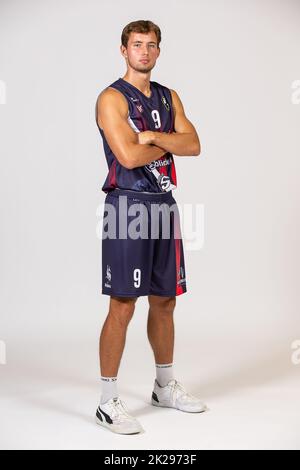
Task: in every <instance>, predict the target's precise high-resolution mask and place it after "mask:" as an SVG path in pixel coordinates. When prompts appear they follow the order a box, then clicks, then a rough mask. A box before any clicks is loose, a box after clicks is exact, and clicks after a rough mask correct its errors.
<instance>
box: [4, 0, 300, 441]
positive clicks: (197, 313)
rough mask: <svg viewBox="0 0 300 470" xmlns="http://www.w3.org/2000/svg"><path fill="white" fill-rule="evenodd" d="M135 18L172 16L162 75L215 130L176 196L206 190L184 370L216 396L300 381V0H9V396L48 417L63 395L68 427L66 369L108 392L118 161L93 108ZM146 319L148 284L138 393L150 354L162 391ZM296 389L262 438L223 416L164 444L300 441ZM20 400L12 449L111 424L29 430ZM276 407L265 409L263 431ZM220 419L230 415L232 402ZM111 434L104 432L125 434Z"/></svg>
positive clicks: (141, 304) (135, 331)
mask: <svg viewBox="0 0 300 470" xmlns="http://www.w3.org/2000/svg"><path fill="white" fill-rule="evenodd" d="M137 19H149V20H151V21H153V22H155V23H157V24H158V25H159V26H160V28H161V30H162V42H161V55H160V57H159V59H158V61H157V64H156V67H155V68H154V69H153V70H152V74H151V80H155V81H158V82H160V83H162V84H164V85H166V86H168V87H169V88H173V89H175V90H176V91H177V92H178V94H179V96H180V97H181V99H182V101H183V104H184V107H185V111H186V114H187V116H188V118H189V119H190V120H191V121H192V122H193V123H194V125H195V127H196V129H197V131H198V133H199V136H200V140H201V143H202V153H201V155H200V157H199V158H193V157H189V158H183V157H175V163H176V167H177V176H178V185H179V186H178V189H177V190H176V191H175V192H174V197H175V199H176V200H177V202H178V204H185V203H191V202H192V203H194V204H196V203H197V204H203V206H204V221H205V225H204V245H203V247H202V249H201V250H198V251H186V252H185V261H186V270H187V287H188V293H187V294H185V295H183V296H181V297H179V298H178V300H177V308H176V313H175V324H176V351H175V358H174V359H175V367H176V368H177V373H178V376H180V378H182V379H184V380H185V382H186V383H190V387H191V388H192V389H193V387H194V389H193V390H194V391H197V390H198V389H197V390H196V388H195V387H198V388H199V393H203V394H204V396H205V398H207V401H209V400H210V402H212V401H213V399H215V398H216V396H217V395H218V396H219V397H222V396H225V395H226V396H227V397H228V399H229V397H230V398H232V397H233V395H232V394H234V393H235V392H236V391H237V390H242V389H243V387H245V386H248V385H249V386H250V388H251V389H252V387H254V389H255V388H256V387H260V386H264V385H267V386H269V384H271V383H273V382H276V380H286V379H287V378H288V377H290V380H291V383H292V384H294V385H293V386H294V387H295V389H294V388H293V386H292V385H289V386H287V388H286V389H284V390H285V392H286V393H292V391H293V390H295V391H296V389H297V387H298V382H299V374H300V365H298V366H297V365H296V364H293V363H292V362H291V354H292V349H291V344H292V342H293V341H294V340H297V339H299V338H300V320H299V311H300V299H299V290H298V284H299V274H300V272H299V266H300V257H299V254H300V250H299V246H298V240H299V237H300V225H299V200H300V197H299V196H300V194H299V193H300V190H299V176H300V163H299V156H300V142H299V123H300V104H299V101H300V99H299V95H300V93H298V94H297V90H293V86H294V87H297V86H298V87H300V84H299V83H298V84H297V82H296V81H297V80H300V65H299V60H298V57H299V40H300V30H299V19H300V3H299V2H298V1H296V0H294V1H292V0H289V1H286V2H281V1H278V0H272V1H271V0H263V1H258V0H257V1H250V0H248V1H245V2H241V1H238V0H228V1H226V2H223V1H221V0H218V1H216V0H214V1H208V0H207V1H205V0H202V1H191V0H189V1H185V2H183V1H182V2H176V3H174V2H171V1H169V0H167V1H164V2H160V1H157V0H153V1H152V2H151V8H150V6H149V5H143V4H141V3H140V2H137V1H131V0H129V1H127V2H121V1H119V0H118V1H117V0H115V1H113V2H108V1H96V0H89V1H71V0H62V1H50V0H43V1H34V0H28V1H26V2H22V1H21V0H13V1H9V0H1V1H0V80H1V81H2V85H3V84H4V85H5V88H6V96H4V95H3V91H2V104H0V152H1V172H0V196H1V197H0V211H1V212H0V214H1V233H0V254H1V265H0V281H1V282H0V302H1V304H0V308H1V317H0V340H2V341H4V342H5V344H6V353H7V364H6V365H5V366H4V365H2V366H1V365H0V379H1V388H2V399H1V402H0V404H1V403H2V407H3V408H1V409H3V410H8V409H9V408H8V403H11V400H13V401H14V403H15V405H16V406H17V405H19V406H20V407H23V409H24V406H25V405H30V406H31V407H32V412H31V414H30V416H31V417H32V416H35V415H34V408H35V409H36V412H37V419H38V417H41V411H42V412H43V413H45V412H46V411H47V410H48V411H49V412H51V414H52V416H53V410H56V413H55V419H56V422H55V424H54V423H53V429H56V426H57V424H58V422H59V420H60V418H61V416H62V415H65V416H67V417H68V414H69V415H73V414H75V417H76V412H74V409H73V408H72V406H71V405H66V403H69V401H66V402H65V404H59V403H60V402H59V400H58V399H57V397H56V398H53V397H52V399H49V397H48V398H45V397H44V399H42V398H41V394H42V393H44V392H45V393H46V392H47V390H49V388H50V389H51V384H52V389H53V390H57V391H58V393H59V391H60V388H59V387H60V385H59V384H64V383H65V385H66V387H68V386H69V389H68V391H66V393H70V394H71V393H72V392H71V390H72V389H74V388H76V387H80V384H81V386H82V387H83V390H81V389H80V388H79V389H78V390H79V392H78V400H80V399H82V400H84V401H85V405H86V407H87V408H86V409H85V410H84V411H83V412H82V413H81V414H80V413H79V414H80V415H81V417H83V419H84V416H86V413H88V412H89V411H91V412H92V411H93V407H94V406H95V405H96V403H97V400H98V397H99V393H100V384H99V382H98V380H97V379H98V375H99V372H98V360H97V342H98V334H99V332H100V328H101V325H102V323H103V321H104V319H105V317H106V314H107V307H108V302H109V297H107V296H102V295H101V240H99V239H98V238H97V236H96V227H97V223H98V218H97V216H96V210H97V207H98V206H99V204H101V203H102V202H103V201H104V197H105V195H104V193H103V192H101V186H102V184H103V182H104V180H105V177H106V174H107V165H106V160H105V157H104V152H103V149H102V141H101V137H100V134H99V132H98V130H97V128H96V123H95V119H94V106H95V102H96V99H97V96H98V94H99V93H100V91H101V90H102V89H103V88H104V87H106V86H108V85H109V84H110V83H112V82H113V81H114V80H116V79H117V78H118V77H120V76H123V75H124V73H125V71H126V66H125V65H126V64H125V62H124V59H123V58H122V56H121V54H120V51H119V46H120V36H121V31H122V29H123V27H124V26H125V25H126V24H127V23H129V22H130V21H133V20H137ZM3 89H4V87H3V86H2V90H3ZM293 93H294V94H293ZM146 318H147V298H140V299H139V301H138V304H137V308H136V313H135V316H134V318H133V320H132V323H131V324H130V328H129V331H128V336H127V345H126V351H125V353H124V357H123V360H122V364H121V369H120V380H119V382H120V389H121V391H122V390H123V393H124V394H125V393H127V391H128V394H129V397H130V393H131V392H133V391H134V390H135V389H136V386H137V384H136V383H135V382H134V381H135V380H136V379H137V377H138V374H137V372H136V371H137V370H139V371H141V372H142V376H143V377H144V379H145V381H144V382H145V383H146V384H147V387H146V388H145V390H146V393H147V394H149V393H150V392H151V386H152V380H153V377H154V375H153V374H154V361H153V357H152V352H151V350H150V346H149V344H147V337H146ZM137 352H138V353H137ZM128 377H130V380H129V383H128ZM64 381H65V382H64ZM189 381H190V382H189ZM29 383H30V385H29ZM62 386H63V385H62ZM122 386H123V387H124V388H123V389H122ZM142 386H143V385H142V384H141V387H142ZM27 387H28V388H27ZM16 390H17V393H16ZM64 390H66V389H64ZM87 390H88V392H89V393H90V394H91V395H90V396H88V397H85V398H84V397H83V394H84V391H86V392H87ZM291 390H292V391H291ZM14 394H15V395H14ZM279 395H280V394H279ZM28 396H29V397H31V398H30V400H29V403H28ZM281 396H282V395H281ZM288 396H289V395H288ZM25 397H27V402H25ZM80 397H81V398H80ZM286 398H287V397H286V396H285V398H284V401H286ZM89 399H90V401H89ZM75 401H77V400H75ZM287 401H288V400H287ZM129 402H130V398H129ZM274 403H275V402H274ZM297 403H298V407H297V408H295V406H294V408H293V412H292V411H291V414H290V416H288V417H287V416H286V414H285V416H286V418H285V419H287V420H288V418H291V421H289V420H288V421H287V422H286V423H285V425H284V426H282V425H281V433H279V434H278V435H276V436H275V437H274V435H273V437H269V440H268V437H267V436H269V434H268V433H264V432H263V431H262V433H263V437H262V440H258V441H257V442H252V441H249V440H248V436H246V435H245V436H244V438H243V434H242V433H238V434H239V437H237V435H236V434H234V435H232V436H231V437H232V439H231V438H230V437H228V436H229V434H227V433H224V434H223V433H221V432H220V435H219V436H218V437H219V440H217V441H214V440H213V437H212V440H211V441H207V442H206V441H205V442H204V444H203V441H201V443H200V441H193V440H189V441H188V443H187V442H184V440H182V439H183V437H182V436H181V441H180V442H181V444H180V442H179V443H178V444H177V441H176V438H175V437H174V436H173V438H172V437H170V440H169V441H168V442H164V444H163V445H164V446H165V447H168V446H170V447H171V448H172V446H173V447H175V446H176V445H178V448H180V445H182V443H183V445H184V447H183V448H188V445H190V446H191V447H192V448H193V446H196V445H198V446H201V445H203V446H204V447H205V446H206V447H214V446H215V447H216V446H219V447H227V448H229V447H233V446H240V447H251V445H253V446H254V445H256V446H264V445H265V446H270V447H272V446H280V445H282V446H285V447H288V446H291V447H292V446H294V447H296V446H298V447H299V436H297V434H296V423H297V420H298V422H299V415H300V409H299V402H297ZM235 405H236V403H235ZM240 406H241V408H240V410H241V413H243V410H244V409H245V405H244V407H243V404H242V403H241V404H240ZM247 406H248V405H247ZM250 406H251V405H250ZM284 407H285V405H284V404H283V403H282V412H283V414H284ZM13 408H14V410H10V413H16V411H15V406H14V407H13ZM37 408H39V409H37ZM212 408H213V407H212ZM230 408H231V407H230V406H228V409H230ZM278 409H279V410H280V403H279V407H278V404H276V405H275V404H274V407H273V408H272V410H273V411H274V410H277V411H278ZM66 410H67V411H66ZM86 410H87V411H86ZM264 410H266V408H264ZM212 411H213V410H212ZM269 411H270V413H271V410H269ZM7 413H8V411H7ZM32 413H33V414H32ZM43 413H42V415H43ZM267 413H268V412H267ZM12 416H13V415H12V414H10V415H9V414H7V419H6V420H1V424H0V446H2V447H5V448H14V447H15V448H16V447H18V446H19V447H24V448H25V447H27V448H28V447H42V446H47V445H48V446H51V445H53V447H55V446H56V447H64V446H65V447H76V446H77V447H89V446H90V447H92V446H94V445H96V444H95V442H96V443H97V439H98V438H99V435H100V437H101V435H102V434H101V432H102V430H99V429H96V431H94V428H92V426H90V422H88V423H84V426H86V427H87V426H90V427H87V428H86V430H85V433H83V436H86V435H87V434H86V433H87V432H88V431H87V429H93V432H95V436H94V437H90V444H87V443H86V442H85V441H84V437H83V438H82V439H83V440H80V439H79V440H78V441H76V438H75V437H74V439H71V438H70V439H69V440H68V438H67V437H66V433H63V434H62V435H61V436H60V435H59V434H56V433H54V432H53V435H52V438H53V440H52V441H51V440H50V441H49V439H48V440H47V441H46V440H43V438H42V437H41V436H42V434H43V433H42V434H41V435H39V436H37V435H34V436H33V434H31V433H30V429H31V428H28V432H27V433H24V429H23V432H22V434H21V432H20V434H19V435H16V434H15V433H14V432H13V428H10V424H9V423H10V420H11V417H12ZM220 416H223V415H222V414H221V411H220V414H219V417H220ZM270 416H271V414H270ZM270 416H269V415H268V414H267V415H266V416H264V415H263V416H262V415H261V421H262V422H261V423H260V428H261V429H262V430H263V429H264V428H263V426H264V425H266V423H267V422H269V423H270ZM223 417H224V416H223ZM231 418H232V416H231ZM141 419H142V416H141ZM177 419H179V418H178V417H177ZM205 419H206V420H208V419H209V418H205ZM237 419H238V418H237ZM274 419H275V421H276V419H277V418H274ZM293 420H295V421H293ZM276 422H277V421H276ZM44 423H45V421H44ZM51 423H52V422H51ZM51 423H50V421H49V423H48V424H44V426H45V433H46V434H47V432H48V431H49V430H50V431H51V429H52V427H51V426H52V424H51ZM221 423H223V426H224V429H225V417H224V421H222V420H221V421H220V422H218V426H222V424H221ZM256 424H257V423H256ZM281 424H282V423H281ZM254 425H255V424H254ZM28 426H29V425H28ZM80 429H83V428H82V427H81V428H80ZM207 429H209V422H207ZM207 429H206V431H207ZM212 429H213V426H212ZM273 430H274V427H273ZM50 431H49V432H50ZM91 432H92V431H91ZM96 433H97V437H96ZM205 435H206V439H208V437H207V433H206V434H205ZM105 437H106V439H107V442H106V444H105V445H106V447H109V446H110V445H112V446H113V445H116V444H115V443H114V442H112V441H110V439H111V436H108V435H107V434H105ZM215 437H216V434H214V438H215ZM252 438H253V436H252ZM93 439H94V440H93ZM147 439H149V442H148V441H147V445H148V447H151V446H152V447H153V448H156V447H157V446H159V445H161V441H160V440H159V438H158V436H157V435H154V433H153V435H151V434H150V433H149V435H148V437H147ZM155 439H157V440H155ZM264 439H265V440H264ZM46 442H47V443H46ZM131 442H134V441H133V440H132V441H131ZM198 442H199V443H198ZM197 443H198V444H197ZM102 445H103V442H102ZM122 445H124V446H129V445H133V444H129V441H128V440H127V441H126V443H125V444H124V441H118V446H119V447H121V446H122ZM134 445H135V446H138V445H141V446H142V447H143V446H145V445H146V444H145V442H141V444H137V443H135V444H134Z"/></svg>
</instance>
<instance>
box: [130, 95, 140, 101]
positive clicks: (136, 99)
mask: <svg viewBox="0 0 300 470" xmlns="http://www.w3.org/2000/svg"><path fill="white" fill-rule="evenodd" d="M130 99H131V100H132V101H138V98H133V97H132V96H131V97H130Z"/></svg>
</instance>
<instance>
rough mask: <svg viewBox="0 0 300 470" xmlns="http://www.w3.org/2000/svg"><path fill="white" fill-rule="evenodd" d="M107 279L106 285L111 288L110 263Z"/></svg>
mask: <svg viewBox="0 0 300 470" xmlns="http://www.w3.org/2000/svg"><path fill="white" fill-rule="evenodd" d="M105 279H106V282H105V287H108V288H110V287H111V267H110V266H109V264H108V265H107V267H106V276H105Z"/></svg>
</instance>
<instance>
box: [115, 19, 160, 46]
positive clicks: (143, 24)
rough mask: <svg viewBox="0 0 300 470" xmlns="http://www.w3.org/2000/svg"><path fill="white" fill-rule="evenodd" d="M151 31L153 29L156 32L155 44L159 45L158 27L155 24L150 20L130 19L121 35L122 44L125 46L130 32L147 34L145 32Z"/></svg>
mask: <svg viewBox="0 0 300 470" xmlns="http://www.w3.org/2000/svg"><path fill="white" fill-rule="evenodd" d="M151 31H153V32H154V33H155V34H156V39H157V46H158V47H159V43H160V41H161V31H160V28H159V27H158V26H157V25H156V24H154V23H152V21H146V20H138V21H132V22H131V23H129V24H128V25H126V26H125V28H124V29H123V31H122V35H121V42H122V46H124V47H127V44H128V39H129V35H130V33H144V34H147V33H150V32H151Z"/></svg>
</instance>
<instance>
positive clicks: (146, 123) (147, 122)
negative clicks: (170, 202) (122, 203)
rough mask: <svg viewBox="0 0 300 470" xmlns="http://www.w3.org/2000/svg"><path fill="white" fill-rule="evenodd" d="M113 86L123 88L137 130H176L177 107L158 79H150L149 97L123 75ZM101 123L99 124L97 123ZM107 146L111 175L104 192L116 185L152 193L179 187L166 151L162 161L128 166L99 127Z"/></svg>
mask: <svg viewBox="0 0 300 470" xmlns="http://www.w3.org/2000/svg"><path fill="white" fill-rule="evenodd" d="M109 87H112V88H115V89H117V90H118V91H120V92H121V93H122V94H123V95H124V96H125V98H126V99H127V102H128V117H127V119H128V123H129V124H130V126H131V127H132V129H133V130H134V131H135V132H143V131H147V130H151V131H156V132H167V133H171V132H175V129H174V110H173V107H172V96H171V92H170V90H169V89H168V88H167V87H165V86H164V85H161V84H159V83H157V82H154V81H150V89H151V96H150V97H147V96H146V95H144V93H142V92H141V91H140V90H139V89H138V88H136V87H135V86H134V85H132V84H131V83H129V82H127V81H126V80H124V79H123V78H119V79H118V80H116V81H115V82H113V83H112V84H111V85H109ZM97 125H98V123H97ZM98 128H99V131H100V134H101V136H102V139H103V148H104V152H105V156H106V161H107V165H108V175H107V178H106V180H105V182H104V184H103V186H102V191H104V192H105V193H109V192H110V191H112V190H113V189H115V188H119V189H126V190H133V191H142V192H143V191H145V192H152V193H160V192H167V191H171V190H173V189H176V185H177V181H176V169H175V162H174V158H173V155H172V154H171V153H170V152H166V153H165V154H164V155H163V156H162V157H160V158H159V159H158V160H155V161H153V162H151V163H150V164H148V165H143V166H140V167H137V168H133V169H128V168H125V167H124V166H123V165H121V163H120V162H119V161H118V159H117V158H116V156H115V155H114V153H113V152H112V150H111V148H110V147H109V145H108V143H107V140H106V138H105V135H104V132H103V130H102V129H101V128H100V127H99V125H98Z"/></svg>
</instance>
